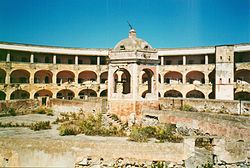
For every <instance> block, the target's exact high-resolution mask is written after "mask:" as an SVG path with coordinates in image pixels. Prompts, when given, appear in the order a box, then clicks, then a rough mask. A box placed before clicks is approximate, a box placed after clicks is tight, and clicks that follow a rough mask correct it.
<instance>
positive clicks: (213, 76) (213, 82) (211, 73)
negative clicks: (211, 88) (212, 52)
mask: <svg viewBox="0 0 250 168" xmlns="http://www.w3.org/2000/svg"><path fill="white" fill-rule="evenodd" d="M208 78H209V83H211V84H215V70H213V71H212V72H210V73H209V74H208Z"/></svg>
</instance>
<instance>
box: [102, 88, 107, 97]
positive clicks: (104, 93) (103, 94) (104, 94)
mask: <svg viewBox="0 0 250 168" xmlns="http://www.w3.org/2000/svg"><path fill="white" fill-rule="evenodd" d="M107 96H108V90H107V89H105V90H103V91H102V92H101V93H100V97H107Z"/></svg>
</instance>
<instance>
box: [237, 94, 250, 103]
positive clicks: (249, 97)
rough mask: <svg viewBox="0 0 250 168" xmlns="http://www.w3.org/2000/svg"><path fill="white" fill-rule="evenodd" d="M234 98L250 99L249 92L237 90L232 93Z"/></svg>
mask: <svg viewBox="0 0 250 168" xmlns="http://www.w3.org/2000/svg"><path fill="white" fill-rule="evenodd" d="M234 99H235V100H246V101H250V93H249V92H237V93H235V94H234Z"/></svg>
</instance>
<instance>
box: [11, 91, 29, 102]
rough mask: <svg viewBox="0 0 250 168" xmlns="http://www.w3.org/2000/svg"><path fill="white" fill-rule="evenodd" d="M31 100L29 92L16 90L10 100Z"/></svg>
mask: <svg viewBox="0 0 250 168" xmlns="http://www.w3.org/2000/svg"><path fill="white" fill-rule="evenodd" d="M29 98H30V94H29V92H27V91H25V90H16V91H14V92H12V93H11V95H10V99H11V100H14V99H29Z"/></svg>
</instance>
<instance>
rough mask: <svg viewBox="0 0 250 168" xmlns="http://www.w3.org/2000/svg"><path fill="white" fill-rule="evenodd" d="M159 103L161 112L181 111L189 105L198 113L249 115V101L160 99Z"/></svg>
mask: <svg viewBox="0 0 250 168" xmlns="http://www.w3.org/2000/svg"><path fill="white" fill-rule="evenodd" d="M159 102H160V106H161V109H162V110H167V109H181V108H182V107H183V106H184V105H190V106H192V107H194V108H195V109H196V110H197V111H200V112H211V113H231V114H241V115H250V102H249V101H235V100H232V101H231V100H211V99H182V98H161V99H160V100H159Z"/></svg>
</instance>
